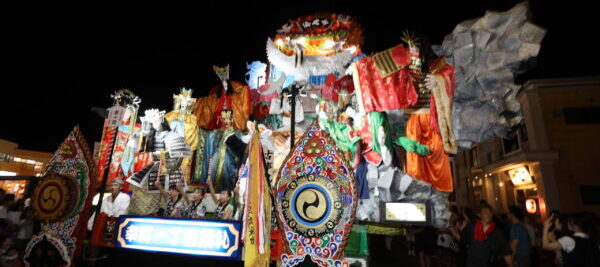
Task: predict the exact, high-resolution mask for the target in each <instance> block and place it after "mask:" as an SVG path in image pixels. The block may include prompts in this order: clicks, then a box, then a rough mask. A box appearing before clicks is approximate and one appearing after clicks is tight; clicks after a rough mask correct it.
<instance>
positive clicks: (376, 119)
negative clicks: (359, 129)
mask: <svg viewBox="0 0 600 267" xmlns="http://www.w3.org/2000/svg"><path fill="white" fill-rule="evenodd" d="M368 120H369V127H370V128H371V136H373V150H374V151H375V152H377V153H379V154H381V145H382V144H380V143H379V127H382V126H383V131H384V132H385V133H386V135H385V144H384V145H385V146H387V148H388V151H390V152H391V151H392V138H391V134H390V133H391V131H390V125H389V124H388V123H387V115H386V114H385V113H384V112H371V113H369V115H368Z"/></svg>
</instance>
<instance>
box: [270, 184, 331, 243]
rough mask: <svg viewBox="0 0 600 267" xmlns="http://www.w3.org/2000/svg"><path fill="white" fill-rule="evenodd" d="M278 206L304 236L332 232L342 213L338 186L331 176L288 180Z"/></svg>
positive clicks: (287, 220) (289, 222) (291, 225)
mask: <svg viewBox="0 0 600 267" xmlns="http://www.w3.org/2000/svg"><path fill="white" fill-rule="evenodd" d="M281 206H282V210H283V214H284V217H285V219H286V222H287V224H288V225H289V227H291V228H292V229H293V230H294V231H296V232H297V233H299V234H301V235H303V236H306V237H316V236H321V235H323V234H325V233H328V232H331V231H332V230H333V229H334V228H335V226H337V225H338V223H339V220H340V218H341V215H342V213H343V212H342V208H343V205H342V202H341V195H340V193H339V191H338V189H337V187H336V186H335V184H333V183H332V182H331V180H330V179H328V178H326V177H322V176H318V175H308V176H303V177H300V178H298V179H296V180H294V181H293V182H291V183H290V184H289V186H288V188H287V189H286V190H285V191H284V200H283V201H282V202H281Z"/></svg>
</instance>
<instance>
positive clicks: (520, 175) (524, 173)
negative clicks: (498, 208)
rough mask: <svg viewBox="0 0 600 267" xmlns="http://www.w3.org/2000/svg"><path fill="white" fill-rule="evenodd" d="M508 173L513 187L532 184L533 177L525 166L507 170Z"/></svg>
mask: <svg viewBox="0 0 600 267" xmlns="http://www.w3.org/2000/svg"><path fill="white" fill-rule="evenodd" d="M508 175H509V176H510V180H511V181H512V183H513V184H514V185H515V187H518V186H524V185H529V184H533V179H532V177H531V175H530V174H529V171H528V170H527V168H526V167H519V168H515V169H512V170H509V171H508Z"/></svg>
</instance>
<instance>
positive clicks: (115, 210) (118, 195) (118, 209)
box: [87, 179, 130, 231]
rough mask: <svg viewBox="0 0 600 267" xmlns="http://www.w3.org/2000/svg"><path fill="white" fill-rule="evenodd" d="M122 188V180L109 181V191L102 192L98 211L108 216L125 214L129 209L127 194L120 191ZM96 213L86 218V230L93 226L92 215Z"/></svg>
mask: <svg viewBox="0 0 600 267" xmlns="http://www.w3.org/2000/svg"><path fill="white" fill-rule="evenodd" d="M121 189H123V180H120V179H115V180H112V182H111V183H110V189H109V192H107V193H105V194H104V199H103V200H102V207H101V208H100V213H106V215H108V216H109V217H119V216H121V215H127V211H128V210H129V200H130V198H129V195H127V194H125V193H123V192H121ZM95 215H96V213H95V212H94V214H92V217H90V219H89V220H88V226H87V228H88V230H90V231H91V230H92V227H93V226H94V217H96V216H95Z"/></svg>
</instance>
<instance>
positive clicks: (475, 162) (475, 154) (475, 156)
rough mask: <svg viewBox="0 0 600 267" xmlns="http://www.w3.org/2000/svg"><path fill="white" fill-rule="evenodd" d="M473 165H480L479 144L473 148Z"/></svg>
mask: <svg viewBox="0 0 600 267" xmlns="http://www.w3.org/2000/svg"><path fill="white" fill-rule="evenodd" d="M470 154H471V166H473V167H479V154H478V152H477V146H476V147H474V148H471V153H470Z"/></svg>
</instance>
